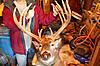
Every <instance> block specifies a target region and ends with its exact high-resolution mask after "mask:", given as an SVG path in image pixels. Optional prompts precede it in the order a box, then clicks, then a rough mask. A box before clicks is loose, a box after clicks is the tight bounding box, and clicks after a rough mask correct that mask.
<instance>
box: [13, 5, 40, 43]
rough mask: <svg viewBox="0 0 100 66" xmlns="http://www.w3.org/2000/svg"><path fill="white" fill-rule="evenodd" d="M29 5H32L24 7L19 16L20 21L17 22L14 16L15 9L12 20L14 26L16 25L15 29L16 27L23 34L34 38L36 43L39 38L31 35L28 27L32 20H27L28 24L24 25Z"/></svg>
mask: <svg viewBox="0 0 100 66" xmlns="http://www.w3.org/2000/svg"><path fill="white" fill-rule="evenodd" d="M31 5H32V4H30V5H29V6H28V7H26V8H25V9H24V10H23V12H22V13H21V15H20V20H19V21H18V20H17V17H16V14H15V12H16V8H15V9H14V12H13V18H14V22H15V24H16V25H17V27H18V28H19V29H21V30H22V31H23V32H25V33H26V34H28V35H29V36H31V37H34V38H35V39H36V40H37V41H39V42H40V38H39V36H37V35H35V34H33V33H31V31H30V25H31V19H32V18H29V22H28V24H27V25H25V16H26V14H27V11H28V10H29V8H30V6H31ZM22 19H23V20H22ZM26 26H28V29H26Z"/></svg>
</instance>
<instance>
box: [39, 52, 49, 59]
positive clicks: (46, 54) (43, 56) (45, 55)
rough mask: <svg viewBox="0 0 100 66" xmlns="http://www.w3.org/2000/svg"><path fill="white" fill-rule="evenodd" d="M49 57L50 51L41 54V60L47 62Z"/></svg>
mask: <svg viewBox="0 0 100 66" xmlns="http://www.w3.org/2000/svg"><path fill="white" fill-rule="evenodd" d="M50 57H51V54H50V51H43V52H41V58H42V59H43V60H48V59H49V58H50Z"/></svg>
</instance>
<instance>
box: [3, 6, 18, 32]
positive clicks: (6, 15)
mask: <svg viewBox="0 0 100 66" xmlns="http://www.w3.org/2000/svg"><path fill="white" fill-rule="evenodd" d="M3 23H4V24H5V26H6V27H7V28H8V29H10V30H18V28H17V27H16V25H15V23H14V20H13V15H12V12H11V11H10V10H9V9H8V8H7V7H4V10H3Z"/></svg>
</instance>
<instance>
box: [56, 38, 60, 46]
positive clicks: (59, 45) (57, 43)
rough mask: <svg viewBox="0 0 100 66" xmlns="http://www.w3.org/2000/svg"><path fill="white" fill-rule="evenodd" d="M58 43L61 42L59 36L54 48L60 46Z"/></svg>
mask: <svg viewBox="0 0 100 66" xmlns="http://www.w3.org/2000/svg"><path fill="white" fill-rule="evenodd" d="M60 43H61V38H60V39H58V40H57V43H56V48H58V47H59V46H60Z"/></svg>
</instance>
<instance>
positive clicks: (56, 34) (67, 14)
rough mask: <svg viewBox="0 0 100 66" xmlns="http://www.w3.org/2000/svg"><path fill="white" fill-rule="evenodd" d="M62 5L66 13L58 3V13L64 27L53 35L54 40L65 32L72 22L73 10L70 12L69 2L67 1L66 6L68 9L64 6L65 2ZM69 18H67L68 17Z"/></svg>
mask: <svg viewBox="0 0 100 66" xmlns="http://www.w3.org/2000/svg"><path fill="white" fill-rule="evenodd" d="M62 4H63V8H64V11H65V12H64V11H63V9H62V8H61V6H60V5H59V4H58V3H57V1H56V5H57V6H56V7H55V8H56V9H58V10H59V11H60V12H58V14H59V17H60V19H61V21H63V22H62V26H61V27H60V28H59V30H58V31H57V32H56V33H55V34H54V35H53V36H54V37H53V40H54V39H55V38H56V37H57V36H58V35H59V34H60V33H61V32H62V31H63V30H64V28H65V27H66V26H67V25H68V24H69V22H70V20H71V10H70V7H69V4H68V0H66V6H67V9H66V6H65V4H64V1H62ZM64 13H65V15H66V16H67V18H65V17H66V16H65V15H64Z"/></svg>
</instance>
